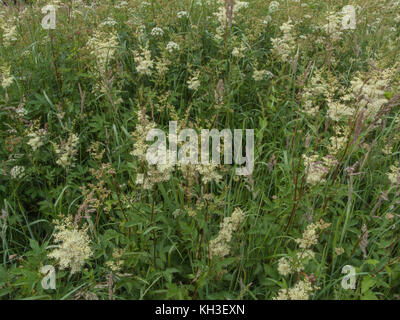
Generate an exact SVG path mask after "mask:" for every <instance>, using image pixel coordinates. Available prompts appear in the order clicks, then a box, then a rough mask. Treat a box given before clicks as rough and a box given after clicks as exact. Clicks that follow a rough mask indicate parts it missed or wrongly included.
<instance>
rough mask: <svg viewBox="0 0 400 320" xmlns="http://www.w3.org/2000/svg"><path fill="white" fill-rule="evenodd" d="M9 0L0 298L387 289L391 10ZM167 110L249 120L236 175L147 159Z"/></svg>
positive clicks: (254, 1)
mask: <svg viewBox="0 0 400 320" xmlns="http://www.w3.org/2000/svg"><path fill="white" fill-rule="evenodd" d="M17 2H18V4H17V5H8V6H5V5H2V6H1V7H0V210H1V213H0V214H1V215H0V259H1V260H0V298H1V299H258V300H264V299H292V300H297V299H316V300H318V299H355V300H358V299H398V298H399V297H400V264H399V260H400V247H399V245H400V224H399V225H398V223H399V222H400V164H399V160H400V152H399V145H400V134H399V129H400V110H399V105H400V92H399V88H400V72H399V70H400V69H399V68H400V63H399V61H400V60H399V53H400V1H394V0H379V1H378V0H349V1H345V0H344V1H337V0H326V1H320V0H302V1H300V0H280V1H269V0H248V1H247V2H244V1H237V0H235V1H234V0H176V1H168V0H157V1H156V0H148V1H139V0H126V1H110V0H107V1H105V0H103V1H100V0H96V1H82V0H70V1H43V0H40V1H31V3H30V4H26V3H24V2H23V1H17ZM46 5H54V6H55V8H56V27H55V29H50V30H46V29H44V28H43V27H42V24H41V22H42V18H43V17H44V15H45V13H42V11H41V10H42V8H43V7H44V6H46ZM346 5H351V6H353V7H354V9H355V17H356V25H355V27H354V28H344V27H343V19H344V15H345V14H344V13H343V11H342V10H343V7H344V6H346ZM169 121H176V122H177V124H178V128H179V129H183V128H192V129H195V130H200V129H201V128H204V129H210V130H211V129H214V128H215V129H218V130H222V129H224V128H229V129H232V130H233V129H243V130H244V129H254V134H255V139H254V156H255V159H254V160H255V162H254V170H253V172H252V173H251V174H249V175H244V176H240V175H236V174H235V168H236V166H235V165H224V164H223V162H221V165H213V164H210V165H204V164H186V165H185V164H180V165H176V166H171V165H150V164H149V163H148V162H147V161H146V159H145V152H146V150H147V148H148V147H149V146H150V145H151V143H149V142H147V141H146V134H147V133H148V132H149V130H150V129H152V128H160V129H163V130H164V131H165V132H168V124H169ZM46 265H51V266H54V268H55V270H56V288H55V289H45V288H43V286H42V279H43V277H44V276H45V275H44V274H42V272H41V269H42V267H43V266H46ZM344 266H353V267H354V270H355V272H356V275H355V278H354V280H355V287H354V289H347V290H346V289H345V288H343V286H342V278H343V276H346V274H344V273H342V270H343V267H344ZM350 280H351V279H350ZM350 280H348V281H350Z"/></svg>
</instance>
